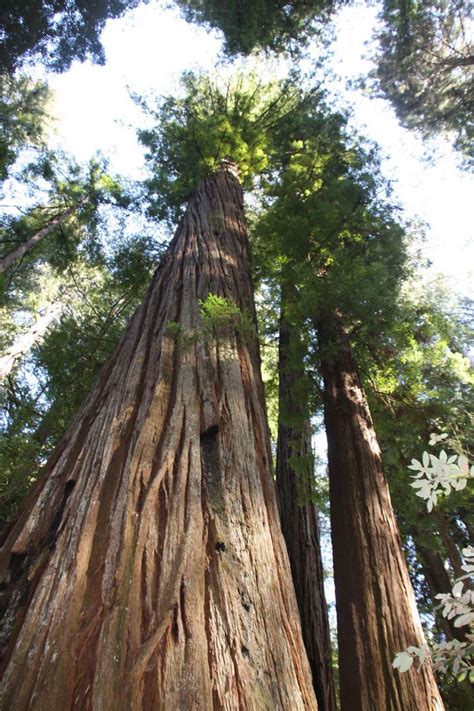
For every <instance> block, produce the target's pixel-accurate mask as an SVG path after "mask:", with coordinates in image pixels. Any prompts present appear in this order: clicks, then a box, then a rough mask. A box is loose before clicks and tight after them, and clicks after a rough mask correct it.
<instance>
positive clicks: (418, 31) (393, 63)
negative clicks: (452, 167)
mask: <svg viewBox="0 0 474 711" xmlns="http://www.w3.org/2000/svg"><path fill="white" fill-rule="evenodd" d="M472 11H473V5H472V2H470V0H467V1H466V0H454V1H452V0H421V1H420V0H416V1H415V0H408V1H407V0H385V2H384V5H383V10H382V15H381V19H382V29H381V32H380V34H379V37H378V39H379V42H380V50H379V53H378V56H377V58H376V60H377V65H378V66H377V71H376V81H375V85H376V88H377V89H378V91H379V92H380V93H381V94H382V95H383V96H385V97H386V98H388V99H389V100H390V101H391V102H392V103H393V105H394V108H395V110H396V112H397V116H398V118H399V120H400V121H401V122H402V124H403V125H405V126H407V127H408V128H414V129H417V130H419V131H420V132H421V133H422V135H423V136H425V137H429V136H432V135H434V134H437V133H439V132H441V133H448V134H450V135H452V136H453V137H454V147H455V148H456V149H457V150H459V151H460V152H461V154H462V156H463V159H464V162H465V164H466V165H472V162H473V160H474V154H473V152H472V151H473V149H472V146H473V138H474V124H473V119H472V116H473V114H474V98H473V97H474V74H473V71H472V69H473V65H474V48H473V45H472V39H471V40H470V39H469V36H470V32H469V30H470V23H472ZM372 79H375V77H372Z"/></svg>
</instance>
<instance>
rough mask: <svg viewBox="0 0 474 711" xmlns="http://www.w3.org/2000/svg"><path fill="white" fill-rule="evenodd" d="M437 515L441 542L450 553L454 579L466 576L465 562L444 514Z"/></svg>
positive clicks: (437, 513)
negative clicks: (463, 567)
mask: <svg viewBox="0 0 474 711" xmlns="http://www.w3.org/2000/svg"><path fill="white" fill-rule="evenodd" d="M435 515H436V520H437V522H438V529H439V534H440V536H441V540H442V541H443V545H444V547H445V548H446V551H447V553H448V559H449V562H450V564H451V568H452V569H453V573H454V577H455V578H460V577H461V576H463V575H466V571H465V570H463V569H462V566H463V564H464V561H463V559H462V556H461V553H460V552H459V548H458V547H457V545H456V542H455V540H454V538H453V536H452V533H451V531H450V530H449V526H448V524H447V522H446V520H445V519H444V517H443V514H442V513H439V512H436V514H435Z"/></svg>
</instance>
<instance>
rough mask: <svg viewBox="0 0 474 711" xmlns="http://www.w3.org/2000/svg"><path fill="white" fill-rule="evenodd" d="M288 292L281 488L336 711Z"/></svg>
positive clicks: (306, 635) (317, 661) (289, 538)
mask: <svg viewBox="0 0 474 711" xmlns="http://www.w3.org/2000/svg"><path fill="white" fill-rule="evenodd" d="M287 292H288V287H282V312H281V319H280V347H279V415H278V445H277V462H276V483H277V492H278V500H279V507H280V514H281V525H282V530H283V535H284V536H285V540H286V546H287V549H288V555H289V558H290V564H291V572H292V574H293V582H294V584H295V590H296V599H297V601H298V607H299V611H300V615H301V624H302V628H303V639H304V643H305V647H306V651H307V653H308V659H309V663H310V666H311V671H312V674H313V685H314V689H315V692H316V698H317V701H318V708H319V709H321V710H323V709H324V711H336V708H337V707H336V694H335V690H334V679H333V673H332V663H331V662H332V654H331V637H330V631H329V620H328V610H327V604H326V598H325V595H324V575H323V565H322V559H321V546H320V533H319V523H318V514H317V510H316V506H315V504H314V503H313V498H314V458H313V452H312V446H311V426H310V422H309V415H308V411H307V407H305V405H306V403H307V392H305V383H304V367H303V361H302V354H301V353H300V352H298V351H299V347H300V338H299V333H298V330H297V329H296V327H295V326H292V325H290V323H289V321H288V320H287V318H286V314H285V302H286V297H287Z"/></svg>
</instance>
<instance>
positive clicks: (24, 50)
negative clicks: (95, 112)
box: [0, 0, 138, 72]
mask: <svg viewBox="0 0 474 711" xmlns="http://www.w3.org/2000/svg"><path fill="white" fill-rule="evenodd" d="M137 5H138V0H127V1H126V2H123V0H101V2H88V1H87V0H80V1H79V2H73V3H71V2H67V1H66V0H16V2H6V3H2V7H1V10H0V37H1V44H0V67H1V71H8V72H13V71H14V70H15V69H17V68H18V67H19V66H21V65H22V64H24V63H25V62H26V61H31V60H35V61H38V60H39V61H41V62H42V63H43V64H45V65H46V66H47V67H48V68H50V69H52V70H54V71H65V70H66V69H68V68H69V66H70V64H71V62H72V61H73V60H74V59H77V60H79V61H84V60H85V59H92V61H94V62H98V63H99V64H103V63H104V60H105V57H104V50H103V47H102V45H101V43H100V33H101V31H102V29H103V28H104V25H105V23H106V21H107V20H108V19H109V18H114V17H119V16H120V15H122V14H123V13H124V12H125V11H126V10H128V9H131V8H134V7H136V6H137Z"/></svg>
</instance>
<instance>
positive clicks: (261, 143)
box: [139, 73, 299, 221]
mask: <svg viewBox="0 0 474 711" xmlns="http://www.w3.org/2000/svg"><path fill="white" fill-rule="evenodd" d="M182 86H183V90H184V92H185V93H184V96H183V97H181V98H176V97H173V96H169V97H166V98H163V99H160V100H159V101H158V104H157V106H156V108H154V109H152V108H151V107H150V106H145V104H144V103H143V102H141V103H142V106H144V108H146V110H147V111H148V113H149V114H150V115H151V116H152V117H153V120H154V122H155V127H154V128H151V129H148V130H142V131H140V132H139V137H140V140H141V142H142V143H143V144H144V145H145V147H146V148H147V154H146V157H147V160H148V166H149V170H150V172H151V176H152V177H151V178H150V179H149V180H147V181H146V184H145V187H146V199H147V200H149V201H150V205H151V206H150V214H152V215H153V216H154V217H158V218H159V219H168V220H170V221H175V220H176V219H177V217H178V216H179V215H180V213H181V211H182V208H183V205H185V204H186V202H187V201H188V199H189V197H190V196H191V194H192V193H193V191H194V189H195V187H196V186H197V183H198V182H199V180H200V179H201V178H203V177H206V176H207V175H209V174H210V173H212V172H214V171H215V170H216V169H217V167H218V166H219V164H220V162H221V161H222V160H230V161H232V162H234V163H236V164H237V165H238V168H239V177H240V180H241V182H242V184H243V186H244V188H245V189H250V188H251V187H252V186H253V178H254V176H255V175H257V174H260V173H262V172H263V171H264V170H265V169H266V168H267V167H268V165H269V151H270V142H271V133H272V131H273V130H274V127H275V125H276V124H277V123H278V122H279V121H280V120H281V119H282V118H283V117H284V116H285V115H286V114H287V113H289V112H291V111H293V110H294V109H295V107H296V105H297V102H298V100H299V95H298V92H297V91H296V90H295V89H293V88H291V87H290V86H288V85H287V84H285V83H278V82H273V83H269V84H262V82H261V81H259V80H258V79H257V77H256V76H255V75H247V76H245V77H244V76H243V75H242V74H240V75H237V76H236V77H234V78H233V79H231V80H229V81H227V82H222V81H220V80H219V78H215V79H210V78H209V77H207V76H198V75H195V74H192V73H187V74H185V75H184V77H183V80H182Z"/></svg>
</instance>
